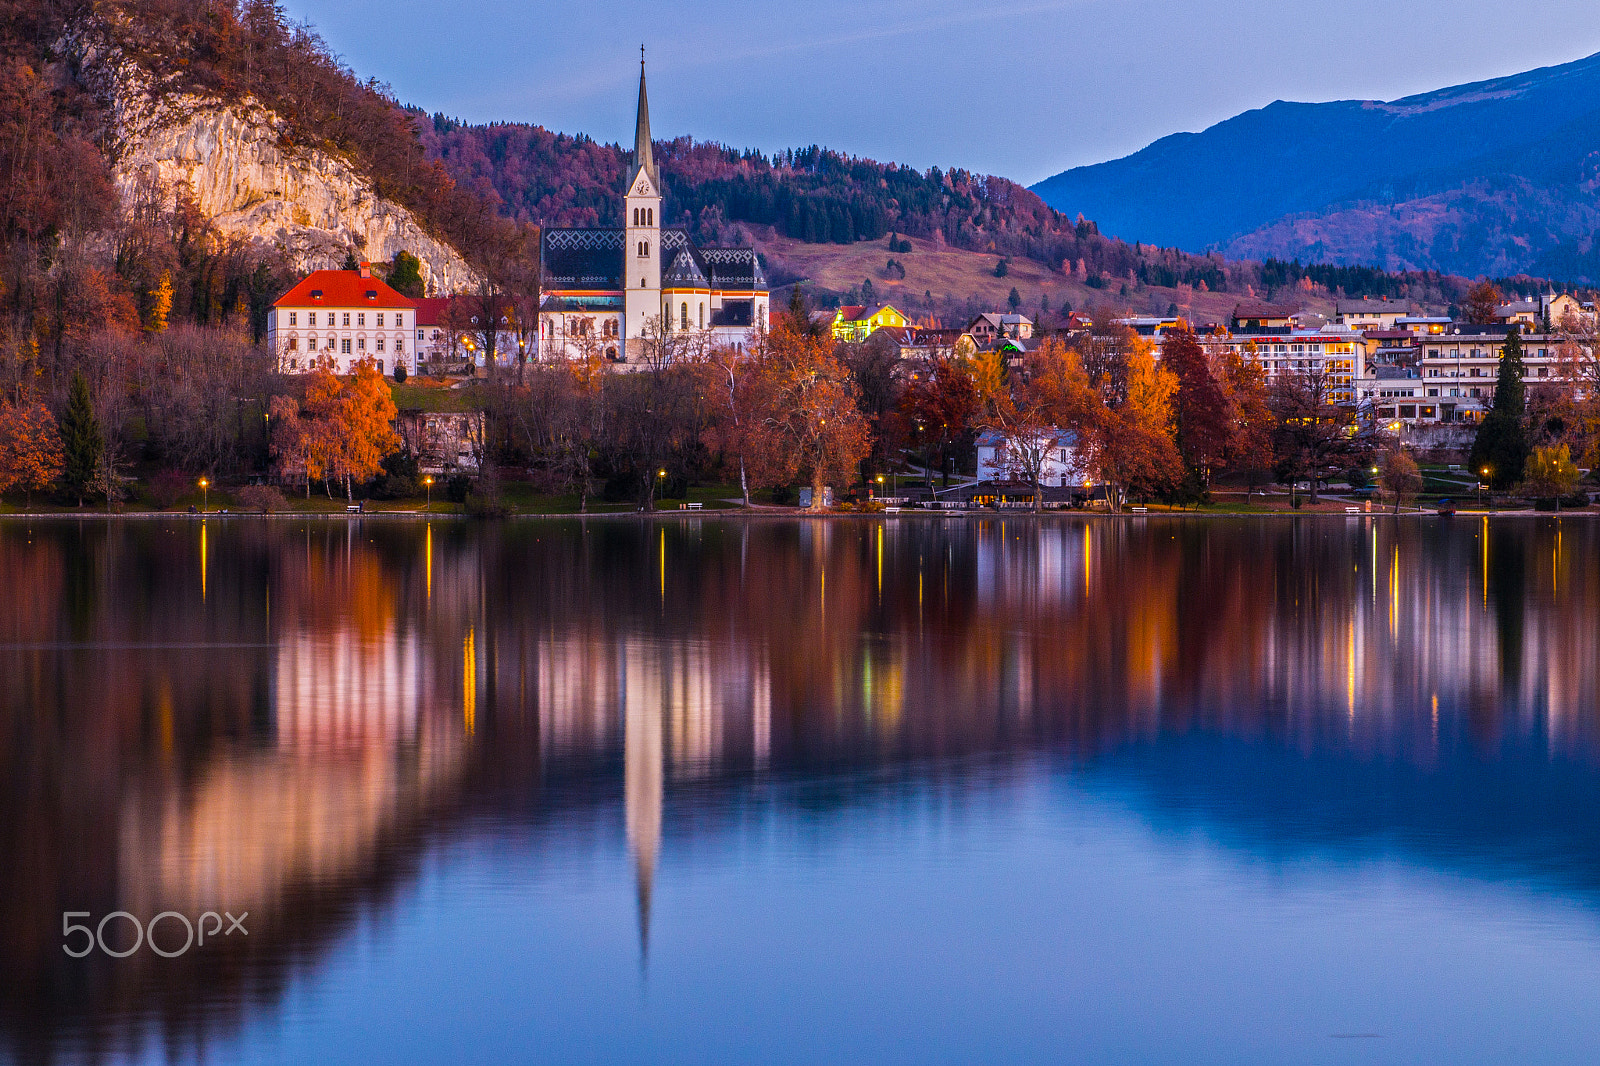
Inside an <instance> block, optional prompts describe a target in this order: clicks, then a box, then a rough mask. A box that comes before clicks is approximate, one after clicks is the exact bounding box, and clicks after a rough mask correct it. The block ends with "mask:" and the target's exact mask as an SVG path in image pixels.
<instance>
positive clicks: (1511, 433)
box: [1470, 329, 1528, 488]
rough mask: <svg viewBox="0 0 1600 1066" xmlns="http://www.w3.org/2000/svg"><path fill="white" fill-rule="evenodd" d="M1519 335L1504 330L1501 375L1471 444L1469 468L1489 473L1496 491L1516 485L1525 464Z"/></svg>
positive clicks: (1524, 399)
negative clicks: (1486, 469) (1490, 402)
mask: <svg viewBox="0 0 1600 1066" xmlns="http://www.w3.org/2000/svg"><path fill="white" fill-rule="evenodd" d="M1524 372H1525V371H1524V369H1523V362H1522V335H1521V334H1520V333H1518V332H1517V330H1515V329H1511V330H1507V331H1506V342H1505V345H1504V346H1503V347H1502V348H1501V351H1500V372H1499V376H1498V378H1497V380H1496V381H1495V387H1494V401H1493V403H1492V405H1491V406H1490V408H1489V411H1488V413H1487V414H1485V415H1484V417H1483V421H1482V422H1480V423H1479V424H1478V434H1477V436H1476V437H1474V438H1473V441H1472V454H1471V459H1470V461H1471V463H1472V469H1473V470H1475V471H1481V470H1483V469H1484V468H1485V467H1487V468H1488V470H1489V481H1490V483H1491V484H1493V485H1494V486H1495V487H1496V488H1508V487H1510V486H1511V485H1514V484H1516V481H1517V479H1518V478H1519V477H1520V476H1521V475H1522V468H1523V465H1524V464H1525V463H1526V462H1527V461H1528V426H1527V391H1526V388H1525V386H1524V385H1523V382H1522V376H1523V374H1524Z"/></svg>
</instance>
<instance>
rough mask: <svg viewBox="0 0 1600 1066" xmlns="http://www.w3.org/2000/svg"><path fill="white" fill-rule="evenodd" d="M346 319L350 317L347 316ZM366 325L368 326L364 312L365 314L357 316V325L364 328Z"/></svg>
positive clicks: (360, 313) (361, 313)
mask: <svg viewBox="0 0 1600 1066" xmlns="http://www.w3.org/2000/svg"><path fill="white" fill-rule="evenodd" d="M344 317H346V318H349V317H350V316H349V315H345V316H344ZM366 324H367V316H366V312H364V311H363V312H358V313H357V314H356V325H358V326H364V325H366Z"/></svg>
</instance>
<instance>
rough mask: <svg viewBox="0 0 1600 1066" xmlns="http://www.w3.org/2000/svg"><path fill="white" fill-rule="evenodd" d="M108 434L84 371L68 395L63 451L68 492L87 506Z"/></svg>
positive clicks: (63, 430)
mask: <svg viewBox="0 0 1600 1066" xmlns="http://www.w3.org/2000/svg"><path fill="white" fill-rule="evenodd" d="M105 445H106V441H105V435H104V434H103V433H101V432H100V420H99V419H98V418H96V417H95V414H94V403H93V402H92V401H91V400H90V399H89V383H88V382H87V381H86V380H84V377H83V374H82V372H79V373H76V374H74V375H72V391H71V392H70V393H69V394H68V396H67V410H66V413H65V414H63V415H62V416H61V450H62V458H63V460H64V463H63V470H62V474H61V480H62V483H63V484H65V485H66V487H67V492H68V493H69V494H71V495H73V496H76V497H77V498H78V506H79V507H82V506H83V497H84V493H85V492H87V491H88V489H89V486H90V485H92V484H94V480H95V475H96V474H97V473H98V471H99V467H100V456H101V453H102V452H104V451H105Z"/></svg>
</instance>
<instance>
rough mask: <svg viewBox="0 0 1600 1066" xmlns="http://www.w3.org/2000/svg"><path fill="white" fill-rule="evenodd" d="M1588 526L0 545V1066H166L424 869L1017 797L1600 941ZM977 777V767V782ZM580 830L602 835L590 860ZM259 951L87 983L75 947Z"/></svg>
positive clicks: (986, 529)
mask: <svg viewBox="0 0 1600 1066" xmlns="http://www.w3.org/2000/svg"><path fill="white" fill-rule="evenodd" d="M1597 547H1600V535H1597V533H1596V532H1595V528H1594V526H1593V524H1592V523H1591V522H1588V521H1585V520H1567V521H1564V522H1563V521H1557V520H1543V521H1525V520H1501V521H1495V522H1488V521H1482V522H1477V521H1472V520H1462V521H1460V522H1455V523H1451V522H1438V521H1432V520H1427V521H1408V520H1401V521H1393V520H1388V519H1381V520H1375V519H1371V518H1361V519H1348V520H1341V519H1314V520H1264V521H1253V520H1252V521H1228V520H1193V521H1181V520H1180V521H1169V520H1139V519H1134V520H1128V521H1119V522H1106V521H1078V520H1070V519H1042V520H1032V519H1028V518H1007V519H1003V520H1002V519H954V520H952V519H922V518H918V519H907V520H887V521H860V522H855V521H847V522H780V521H771V522H763V521H754V522H718V521H714V520H704V519H699V518H695V519H686V520H682V521H679V520H668V521H665V522H663V523H660V524H640V523H635V522H632V521H595V522H590V523H586V524H581V523H565V524H563V523H537V524H535V523H529V524H509V525H503V526H475V525H467V524H462V523H454V522H452V523H431V524H426V525H423V524H405V523H392V522H380V521H367V522H352V523H345V522H299V521H271V522H267V521H252V520H234V521H207V522H204V523H198V522H176V523H170V524H163V523H159V522H122V523H106V522H102V521H91V520H85V521H81V522H80V521H61V522H45V523H33V524H24V523H16V522H9V523H0V582H3V587H4V588H5V590H6V595H5V598H4V600H3V601H0V757H3V758H4V760H5V766H4V775H3V780H0V808H3V810H4V812H5V817H4V818H3V819H0V878H3V881H0V935H3V938H4V960H3V962H4V965H3V966H0V1010H3V1014H0V1027H3V1033H0V1039H3V1040H4V1043H3V1044H0V1047H8V1048H9V1049H10V1051H11V1053H13V1054H15V1055H16V1056H17V1057H18V1058H19V1059H21V1060H25V1061H49V1060H51V1059H54V1058H60V1057H69V1058H75V1057H84V1058H91V1059H95V1058H98V1059H109V1058H116V1057H119V1056H124V1055H134V1054H138V1053H139V1052H140V1049H148V1048H149V1047H150V1046H160V1047H163V1048H165V1049H167V1050H168V1051H170V1052H173V1053H176V1054H187V1053H189V1052H190V1051H193V1050H195V1049H199V1048H203V1047H206V1046H209V1045H212V1044H215V1043H216V1042H218V1041H223V1040H226V1039H228V1038H229V1036H230V1034H232V1033H234V1032H236V1031H237V1029H238V1028H239V1027H240V1026H243V1025H246V1024H248V1023H249V1021H250V1020H251V1019H252V1018H253V1017H255V1016H257V1015H259V1014H261V1013H263V1012H271V1011H273V1010H275V1009H277V1006H276V1005H277V1004H278V1003H279V1002H280V1001H281V999H282V997H283V996H284V995H285V990H286V989H287V988H288V987H289V986H290V984H291V983H292V982H293V979H294V977H295V975H296V974H299V973H307V972H312V971H314V970H315V968H316V967H317V966H318V965H319V963H320V962H321V961H322V960H324V959H325V958H326V956H327V954H328V953H329V952H330V951H332V950H334V947H335V945H336V944H337V943H338V942H339V940H340V938H341V937H342V936H344V935H346V933H347V932H348V930H349V929H350V928H351V927H352V925H353V924H355V923H359V922H361V921H363V920H364V919H365V918H367V917H368V916H371V915H374V914H381V913H382V912H383V911H384V909H385V908H387V907H389V906H391V904H392V901H393V899H394V897H395V895H396V894H397V893H398V892H401V891H403V890H404V889H405V888H406V886H408V885H410V884H412V883H413V882H414V880H415V879H416V877H417V876H418V869H419V868H420V866H421V865H422V864H423V863H424V862H425V859H426V856H427V855H428V854H429V853H430V851H431V850H433V849H436V848H437V847H443V846H447V845H448V843H449V842H450V841H452V840H454V839H457V838H459V837H461V836H463V835H464V834H467V833H469V832H476V831H479V830H480V829H482V827H485V826H488V827H491V828H490V830H489V831H490V832H497V831H498V830H497V829H496V828H495V827H506V826H520V827H524V828H532V829H534V830H535V831H536V832H539V833H554V834H560V833H585V832H587V833H599V834H601V835H604V833H606V832H607V831H608V830H607V829H605V828H604V827H606V826H614V827H615V830H616V832H617V833H619V834H620V836H621V838H622V840H623V841H624V842H625V847H626V849H627V853H628V855H629V859H630V864H631V867H632V876H633V882H634V883H633V886H632V887H633V890H634V893H635V897H636V917H637V922H638V930H637V934H636V936H637V940H638V944H637V947H638V951H639V953H640V957H641V959H643V958H645V957H647V955H648V951H649V945H650V934H651V929H652V909H653V891H654V885H655V881H656V878H657V873H658V869H659V867H660V864H661V862H662V861H663V855H664V854H666V853H670V851H671V850H672V848H673V847H674V843H673V842H674V841H675V840H681V841H687V840H689V839H691V838H693V837H695V836H697V835H701V836H715V835H717V834H719V833H723V832H725V831H727V829H728V827H729V826H731V825H737V824H738V823H739V821H740V819H741V818H746V817H748V816H749V813H748V812H749V811H751V810H756V809H759V808H760V807H761V806H762V805H766V804H780V805H782V804H790V805H796V806H802V807H804V808H805V809H806V811H807V813H808V816H809V817H813V818H817V819H821V820H822V822H823V823H824V824H827V823H828V822H829V820H833V821H834V822H842V821H846V820H848V819H849V818H850V817H851V812H852V811H856V810H862V809H871V808H873V807H875V806H878V805H881V804H883V803H892V802H895V798H896V797H897V796H900V795H902V794H903V793H904V792H905V790H906V789H908V788H922V787H925V786H928V785H930V784H932V785H936V786H941V787H944V786H948V787H949V788H950V789H951V790H952V791H953V792H954V793H957V794H959V793H961V792H970V791H972V790H993V789H1002V790H1003V789H1004V788H1006V787H1007V782H1008V781H1016V780H1020V779H1021V778H1022V777H1024V776H1026V775H1027V774H1028V773H1030V772H1031V770H1030V767H1032V766H1034V765H1036V763H1037V760H1039V759H1041V758H1044V759H1047V760H1049V764H1050V765H1051V766H1052V767H1055V768H1057V769H1059V770H1061V772H1066V773H1069V774H1071V775H1073V776H1074V778H1075V779H1077V780H1081V781H1085V782H1092V783H1094V785H1095V787H1097V788H1103V789H1106V790H1108V791H1110V792H1114V793H1116V794H1117V795H1120V796H1124V797H1127V798H1128V801H1129V802H1130V803H1132V804H1134V805H1135V806H1136V807H1137V808H1138V809H1139V810H1141V811H1143V812H1144V814H1145V817H1147V818H1148V819H1149V821H1150V823H1151V824H1152V825H1155V826H1158V827H1167V828H1173V829H1178V830H1185V831H1186V830H1187V829H1190V828H1194V827H1200V828H1202V829H1203V830H1204V831H1205V832H1207V833H1210V834H1213V835H1215V836H1217V837H1219V838H1221V839H1224V840H1226V841H1229V842H1230V844H1231V846H1235V847H1237V848H1240V849H1242V850H1244V851H1247V852H1263V853H1273V852H1279V851H1282V850H1283V849H1291V850H1292V849H1296V848H1301V849H1306V848H1309V849H1321V848H1327V847H1333V848H1344V849H1351V850H1353V851H1357V852H1359V851H1361V850H1362V849H1363V848H1368V847H1372V846H1374V845H1373V842H1374V841H1382V844H1383V846H1384V847H1390V846H1400V847H1403V848H1404V849H1406V850H1407V852H1408V853H1409V854H1412V855H1414V856H1415V857H1417V859H1418V860H1419V861H1423V862H1426V863H1430V864H1434V865H1437V866H1439V867H1441V868H1449V869H1453V870H1461V871H1468V872H1471V873H1472V874H1474V875H1475V876H1486V877H1491V878H1496V877H1507V876H1510V877H1521V876H1532V875H1538V876H1541V877H1550V878H1553V879H1554V880H1555V881H1556V882H1557V883H1559V884H1560V885H1561V886H1562V889H1563V891H1567V892H1571V893H1574V894H1575V895H1576V896H1577V897H1578V898H1580V899H1581V900H1582V901H1583V902H1584V903H1585V904H1586V905H1591V906H1592V905H1593V903H1594V902H1596V901H1600V895H1597V889H1600V882H1597V876H1596V872H1597V870H1600V836H1597V831H1596V829H1595V828H1594V827H1595V826H1596V825H1600V819H1597V818H1596V815H1600V802H1597V800H1596V799H1595V790H1594V788H1593V785H1594V783H1595V776H1594V771H1595V757H1596V753H1597V743H1596V741H1597V737H1596V729H1595V717H1596V712H1595V700H1594V698H1593V693H1594V692H1595V691H1596V682H1597V680H1600V663H1597V655H1600V648H1597V642H1596V640H1595V637H1594V621H1595V619H1596V617H1597V616H1600V574H1597V568H1596V567H1595V565H1594V563H1595V560H1596V549H1597ZM974 767H981V772H976V773H975V772H974V771H973V768H974ZM597 826H598V827H601V828H596V827H597ZM224 908H227V909H230V910H231V911H233V912H234V913H239V912H243V911H248V912H249V913H250V914H251V924H250V936H249V938H248V940H243V939H240V940H229V941H225V942H221V943H219V944H217V945H215V946H214V947H211V948H208V949H207V950H206V951H205V952H194V953H191V954H189V955H186V956H184V957H183V958H181V959H176V960H163V959H160V958H158V957H156V956H153V955H152V954H151V953H149V952H148V951H145V952H140V953H137V954H135V955H134V956H131V957H130V958H128V959H123V960H112V959H108V958H106V957H104V956H102V955H100V954H99V953H95V954H94V955H92V956H90V957H89V958H87V959H84V960H81V961H80V960H73V959H70V958H67V957H65V956H64V954H63V952H62V951H61V936H60V932H61V926H60V922H61V918H60V916H61V914H62V912H64V911H89V912H91V914H93V915H95V916H97V917H98V916H100V915H103V914H106V913H108V912H110V911H114V910H126V911H129V912H131V913H133V914H136V915H140V916H143V917H149V916H150V915H153V914H155V913H156V912H158V911H162V910H176V911H179V912H182V913H185V914H189V915H196V914H198V913H199V912H201V911H203V910H222V909H224Z"/></svg>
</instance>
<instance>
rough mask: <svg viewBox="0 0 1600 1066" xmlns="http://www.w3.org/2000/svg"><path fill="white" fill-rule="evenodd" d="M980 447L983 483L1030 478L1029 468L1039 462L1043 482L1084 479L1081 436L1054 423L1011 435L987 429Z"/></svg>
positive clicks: (1053, 483)
mask: <svg viewBox="0 0 1600 1066" xmlns="http://www.w3.org/2000/svg"><path fill="white" fill-rule="evenodd" d="M977 447H978V480H979V481H980V482H1013V481H1026V480H1027V471H1028V470H1030V469H1031V468H1032V467H1033V466H1034V465H1035V464H1037V465H1038V470H1039V484H1040V485H1049V486H1052V487H1067V486H1071V485H1076V484H1078V483H1079V482H1080V481H1082V480H1083V465H1082V463H1081V461H1080V459H1079V455H1078V435H1077V434H1076V433H1073V432H1072V431H1071V430H1064V429H1057V428H1056V427H1054V426H1051V427H1049V428H1048V429H1044V430H1040V431H1037V432H1031V433H1030V432H1023V433H1017V434H1008V433H1004V432H1002V431H1000V430H997V429H987V430H984V431H983V433H981V434H980V435H979V436H978V442H977Z"/></svg>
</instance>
